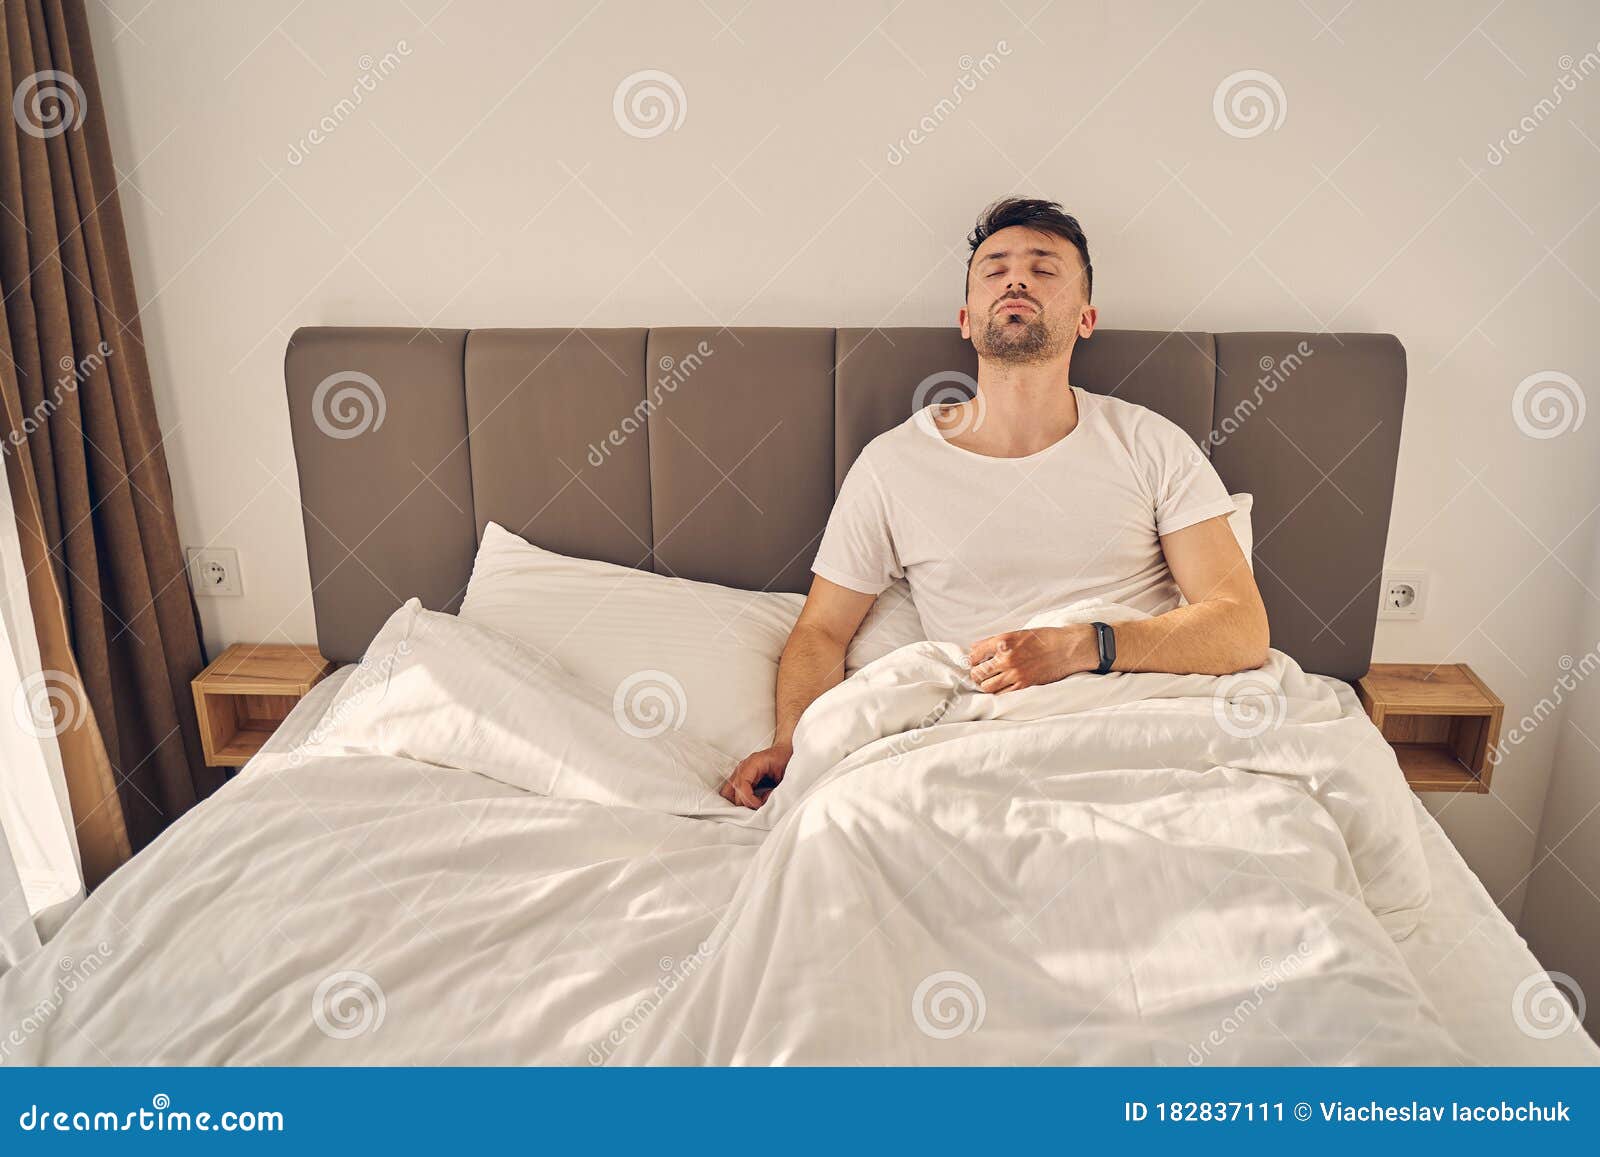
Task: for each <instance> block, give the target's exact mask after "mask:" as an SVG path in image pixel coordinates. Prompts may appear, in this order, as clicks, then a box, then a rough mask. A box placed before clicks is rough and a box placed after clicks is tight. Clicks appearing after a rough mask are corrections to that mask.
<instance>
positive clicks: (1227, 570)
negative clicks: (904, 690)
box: [969, 516, 1268, 691]
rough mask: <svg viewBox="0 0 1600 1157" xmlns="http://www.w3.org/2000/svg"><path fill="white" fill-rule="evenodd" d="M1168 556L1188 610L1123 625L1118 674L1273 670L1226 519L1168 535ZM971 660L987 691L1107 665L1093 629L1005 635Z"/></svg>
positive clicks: (1258, 610) (1262, 622) (1261, 611)
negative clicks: (1267, 666) (1265, 666)
mask: <svg viewBox="0 0 1600 1157" xmlns="http://www.w3.org/2000/svg"><path fill="white" fill-rule="evenodd" d="M1161 549H1162V551H1163V552H1165V554H1166V556H1167V569H1168V570H1170V571H1171V572H1172V577H1173V579H1174V580H1175V581H1176V582H1177V584H1178V589H1179V590H1181V591H1182V592H1183V597H1184V598H1186V599H1188V600H1189V605H1188V606H1183V607H1178V608H1177V609H1176V610H1171V611H1168V612H1167V613H1166V614H1164V615H1156V616H1155V617H1154V618H1150V619H1141V620H1139V621H1137V622H1122V623H1117V624H1116V632H1117V658H1116V662H1115V663H1114V664H1113V669H1114V670H1117V671H1170V672H1172V673H1174V674H1178V675H1189V674H1199V675H1231V674H1232V673H1233V672H1235V671H1243V670H1247V669H1248V668H1251V667H1259V666H1261V664H1262V663H1264V662H1266V660H1267V644H1268V632H1267V610H1266V608H1265V607H1264V606H1262V604H1261V592H1260V591H1259V590H1257V589H1256V580H1255V576H1254V575H1253V574H1251V573H1250V566H1249V564H1248V563H1246V562H1245V558H1244V553H1243V552H1242V551H1241V550H1240V549H1239V543H1238V540H1236V539H1235V538H1234V537H1233V532H1232V531H1231V530H1230V529H1229V528H1228V520H1227V518H1226V517H1221V516H1219V517H1217V518H1208V519H1206V520H1205V521H1204V522H1197V523H1195V524H1194V525H1193V526H1186V527H1184V528H1183V529H1182V530H1178V531H1174V532H1173V533H1171V534H1166V535H1162V536H1161ZM969 658H970V659H971V662H972V675H973V679H974V680H975V681H976V682H977V683H978V686H979V687H981V688H982V689H983V690H985V691H1011V690H1015V689H1016V688H1018V687H1033V686H1037V685H1038V684H1040V683H1053V682H1055V681H1056V680H1057V679H1063V678H1065V677H1066V676H1068V675H1075V674H1077V673H1078V672H1079V671H1093V670H1094V669H1095V668H1096V667H1098V666H1099V665H1100V656H1099V653H1098V650H1097V648H1096V646H1095V637H1094V629H1093V628H1092V627H1089V626H1071V627H1054V628H1044V629H1037V630H1031V631H1006V632H1005V633H1003V634H999V635H992V636H990V637H989V638H987V639H980V640H979V641H978V642H977V643H975V644H974V645H973V647H972V651H971V654H970V656H969Z"/></svg>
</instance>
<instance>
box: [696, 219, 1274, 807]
mask: <svg viewBox="0 0 1600 1157" xmlns="http://www.w3.org/2000/svg"><path fill="white" fill-rule="evenodd" d="M968 242H969V244H970V245H971V247H972V254H971V257H970V258H969V259H968V263H967V290H966V305H965V306H964V307H963V308H962V310H961V312H960V315H959V321H960V325H961V336H962V337H964V338H967V339H970V340H971V342H972V345H973V348H974V349H976V350H977V353H978V388H977V393H976V396H975V397H974V398H973V399H972V400H971V401H968V402H965V403H963V404H959V405H949V406H929V407H927V408H926V409H923V410H920V411H918V412H917V413H915V414H913V415H912V416H911V418H910V419H909V420H907V421H906V422H904V423H902V424H901V425H899V426H896V427H895V428H893V429H891V430H889V431H887V432H886V433H884V434H881V435H879V436H878V437H877V438H875V439H873V440H872V442H871V443H869V444H868V445H867V447H866V449H865V450H863V451H862V452H861V456H860V457H859V458H857V459H856V461H855V463H854V465H852V466H851V468H850V472H849V474H848V475H847V476H846V477H845V480H844V485H843V486H842V487H841V488H840V491H839V497H838V499H837V501H836V502H835V503H834V507H833V513H832V514H831V515H830V516H829V519H828V526H827V529H826V531H825V532H824V533H823V536H822V543H821V545H820V546H819V547H818V549H817V557H816V561H815V562H814V563H813V564H812V567H811V569H812V571H813V572H814V574H815V575H816V578H815V579H814V581H813V582H812V584H811V591H810V594H808V595H807V597H806V602H805V607H804V608H803V609H802V611H801V612H800V618H799V620H798V621H797V622H796V623H795V626H794V630H793V632H792V633H791V634H790V636H789V641H788V643H787V645H786V646H785V647H784V649H783V657H782V660H781V661H780V663H779V667H778V687H777V729H776V733H775V735H774V742H773V744H772V746H771V747H768V748H765V749H763V750H761V751H757V752H754V753H753V754H751V755H749V756H747V757H746V758H745V759H744V760H742V761H741V762H740V763H739V765H738V767H737V768H735V769H734V771H733V772H732V773H731V774H730V775H729V777H728V779H727V781H726V782H725V783H724V784H723V787H722V795H723V797H724V798H726V799H727V800H729V801H730V802H733V803H737V804H740V805H743V806H744V807H749V808H758V807H760V806H761V805H762V804H763V803H764V802H765V801H766V798H767V794H768V793H769V792H770V791H771V790H772V788H774V787H775V786H777V784H778V783H779V782H781V781H782V779H783V773H784V769H785V768H786V767H787V766H788V763H789V758H790V756H791V755H792V754H793V752H794V748H793V745H792V740H793V736H794V729H795V725H796V724H797V723H798V722H799V721H800V716H801V714H802V713H803V712H804V711H805V709H806V707H807V706H809V705H810V704H811V702H812V701H813V700H815V699H816V698H817V697H818V696H819V695H821V694H822V693H823V692H824V691H826V690H828V688H830V687H832V686H834V685H835V684H836V683H838V682H839V681H840V680H841V679H842V678H843V674H844V660H845V652H846V649H847V648H848V647H849V644H850V640H851V639H852V638H853V637H854V635H855V632H856V629H857V628H858V627H859V626H860V625H861V621H862V619H864V618H865V617H866V614H867V612H868V610H870V609H871V607H872V604H873V601H874V600H875V599H876V597H877V596H878V594H879V592H881V591H882V590H883V589H884V588H885V587H887V586H888V585H889V584H890V583H891V582H893V581H894V580H895V579H897V578H899V577H901V576H902V575H903V576H904V577H905V578H906V580H907V582H908V584H909V586H910V588H911V595H912V599H913V601H914V602H915V603H916V606H917V610H918V613H919V614H920V615H921V617H922V623H923V626H924V628H925V629H926V630H927V633H928V637H929V638H931V639H937V640H941V641H950V642H958V643H960V644H961V645H962V646H964V647H967V648H969V654H968V660H969V662H970V664H971V670H972V679H973V681H974V682H975V683H976V684H977V686H978V687H979V688H980V689H981V690H983V691H985V692H989V693H992V694H1003V693H1004V692H1007V691H1013V690H1016V689H1018V688H1022V687H1033V686H1037V685H1039V684H1043V683H1051V682H1054V681H1055V680H1057V679H1063V678H1066V677H1067V676H1069V675H1075V674H1078V673H1080V672H1086V671H1094V672H1103V671H1107V670H1116V671H1169V672H1174V673H1178V674H1187V673H1202V674H1213V675H1226V674H1231V673H1233V672H1235V671H1241V670H1244V669H1246V668H1250V667H1258V666H1260V665H1261V664H1262V663H1263V662H1265V661H1266V655H1267V614H1266V610H1265V608H1264V607H1263V606H1262V605H1261V595H1260V592H1259V591H1257V589H1256V584H1255V578H1254V576H1253V575H1252V574H1251V572H1250V567H1249V566H1248V565H1247V564H1246V562H1245V559H1244V556H1243V554H1242V553H1241V551H1240V549H1239V545H1238V542H1237V540H1236V539H1235V538H1234V536H1233V533H1232V531H1231V530H1230V529H1229V527H1228V521H1227V516H1228V514H1229V513H1231V512H1232V510H1233V503H1232V500H1231V499H1230V498H1229V497H1228V492H1227V489H1226V488H1225V487H1224V486H1223V484H1222V481H1221V479H1219V478H1218V477H1217V473H1216V471H1215V470H1214V469H1213V468H1212V466H1211V463H1210V462H1209V461H1208V460H1207V459H1206V458H1205V456H1204V455H1203V454H1201V453H1200V451H1199V449H1198V447H1196V445H1195V443H1194V440H1193V439H1191V438H1190V437H1189V436H1188V435H1187V434H1185V433H1184V432H1183V431H1182V430H1181V429H1179V428H1178V427H1177V426H1175V425H1174V424H1173V423H1171V422H1169V421H1167V419H1165V418H1163V417H1161V416H1160V415H1158V414H1155V413H1153V412H1151V411H1150V410H1146V409H1145V408H1143V407H1142V406H1136V405H1134V404H1132V403H1130V402H1126V401H1122V400H1120V399H1117V398H1114V397H1105V396H1101V395H1096V394H1091V393H1086V392H1085V391H1083V390H1081V389H1079V388H1077V387H1075V386H1072V385H1071V384H1070V382H1069V377H1068V369H1069V367H1070V365H1071V363H1072V350H1073V346H1074V345H1076V344H1077V342H1078V340H1079V339H1080V338H1086V337H1088V336H1089V335H1090V334H1092V333H1093V332H1094V327H1095V322H1096V320H1097V313H1096V310H1095V307H1094V306H1093V305H1091V304H1090V296H1091V294H1092V293H1093V290H1094V271H1093V266H1092V265H1090V263H1089V246H1088V242H1087V241H1086V240H1085V239H1084V235H1083V230H1082V229H1081V228H1080V227H1079V225H1078V222H1077V221H1076V220H1075V219H1074V218H1072V217H1071V216H1069V215H1068V214H1067V213H1065V212H1064V211H1063V210H1062V208H1061V206H1059V205H1057V204H1055V203H1054V202H1050V201H1040V200H1029V199H1023V198H1011V199H1008V200H1003V201H998V202H996V203H995V204H993V205H991V206H990V207H989V208H988V209H986V210H985V211H984V213H983V215H982V216H981V217H980V218H979V220H978V224H977V227H976V228H975V229H974V230H973V233H972V236H971V237H970V238H968ZM1180 593H1181V594H1182V596H1183V597H1184V599H1186V600H1187V601H1188V602H1187V605H1185V606H1179V605H1178V603H1179V599H1178V596H1179V594H1180ZM1091 597H1099V598H1102V599H1105V600H1106V601H1108V602H1116V603H1122V604H1126V605H1129V606H1133V607H1136V608H1138V609H1140V610H1143V611H1146V612H1148V613H1149V614H1151V615H1152V616H1153V617H1151V618H1148V619H1141V620H1137V621H1126V622H1121V623H1118V624H1116V625H1115V626H1108V625H1106V624H1086V625H1079V626H1068V627H1052V628H1037V629H1033V630H1025V629H1020V628H1021V626H1022V624H1023V623H1025V622H1027V621H1028V620H1029V619H1030V618H1031V617H1032V616H1034V615H1036V614H1038V613H1039V612H1041V611H1045V610H1050V609H1052V608H1056V607H1061V606H1064V605H1066V604H1068V603H1072V602H1076V601H1078V600H1080V599H1085V598H1091ZM1113 656H1114V657H1113Z"/></svg>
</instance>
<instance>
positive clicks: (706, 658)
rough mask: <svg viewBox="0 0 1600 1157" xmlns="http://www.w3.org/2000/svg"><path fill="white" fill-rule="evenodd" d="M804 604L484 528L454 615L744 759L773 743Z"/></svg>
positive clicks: (795, 597)
mask: <svg viewBox="0 0 1600 1157" xmlns="http://www.w3.org/2000/svg"><path fill="white" fill-rule="evenodd" d="M804 602H805V599H804V597H803V596H801V595H797V594H784V593H776V592H770V591H741V590H734V589H733V588H731V587H724V586H718V585H716V584H715V583H703V582H693V581H690V580H688V579H679V578H672V577H669V576H667V575H659V574H655V573H653V572H651V571H643V570H635V569H634V568H632V567H626V566H616V565H614V564H612V563H607V562H594V561H591V560H589V559H581V558H569V557H568V556H566V555H562V554H556V553H555V552H553V551H548V550H544V549H542V548H540V547H537V546H534V545H532V544H531V543H529V542H526V541H525V540H523V539H521V538H518V537H517V536H516V535H514V534H512V533H511V532H510V531H509V530H506V529H505V528H504V527H502V526H500V525H498V524H497V523H493V522H491V523H489V525H488V526H487V527H486V528H485V529H484V532H483V542H482V544H480V545H479V547H478V557H477V559H476V561H475V562H474V563H473V566H472V579H471V581H470V582H469V583H468V584H467V594H466V599H465V601H464V602H463V603H462V604H461V617H462V618H463V619H466V620H468V621H469V622H476V623H482V624H483V625H484V626H488V627H493V628H494V629H495V630H498V631H504V632H505V633H506V634H508V635H510V636H512V637H513V638H515V639H519V640H521V641H522V642H524V643H527V644H528V645H529V646H531V647H533V648H534V650H535V651H537V652H539V653H540V654H544V655H548V656H550V657H551V658H553V659H554V660H555V661H556V662H558V663H560V664H561V666H563V667H565V668H566V669H567V670H569V671H571V672H572V673H573V674H574V675H576V676H577V677H578V678H579V679H582V680H584V681H585V682H587V683H590V684H592V685H593V686H595V687H597V688H599V689H600V690H602V691H604V692H605V693H606V694H607V695H614V696H617V697H618V699H619V701H632V700H638V706H637V708H636V709H637V710H639V711H648V710H653V709H655V708H656V707H661V708H662V709H663V710H670V711H673V712H675V713H676V714H677V716H678V717H679V718H678V726H679V727H681V729H682V730H683V731H684V732H685V733H687V734H689V735H693V736H696V737H697V738H699V739H702V740H704V741H705V742H707V743H709V744H711V745H712V746H713V747H716V748H718V749H719V750H721V751H722V752H724V753H725V754H726V755H728V756H730V757H731V758H732V759H741V758H743V757H744V756H746V755H748V754H749V753H750V752H752V751H756V750H758V749H759V748H762V747H765V746H767V745H768V744H769V743H771V742H772V731H773V726H774V720H773V692H774V690H775V688H776V684H777V677H778V656H779V655H780V654H782V652H783V645H784V643H785V642H787V641H788V638H789V631H790V630H791V629H792V628H793V627H794V623H795V619H796V618H798V617H799V614H800V607H801V606H802V605H803V603H804ZM730 762H731V760H730Z"/></svg>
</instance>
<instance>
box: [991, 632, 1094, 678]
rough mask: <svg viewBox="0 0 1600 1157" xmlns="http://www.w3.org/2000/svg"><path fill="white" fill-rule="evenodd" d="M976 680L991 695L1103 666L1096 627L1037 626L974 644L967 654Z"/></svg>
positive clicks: (1005, 633)
mask: <svg viewBox="0 0 1600 1157" xmlns="http://www.w3.org/2000/svg"><path fill="white" fill-rule="evenodd" d="M967 661H968V663H969V664H970V665H971V667H972V681H973V682H974V683H976V684H977V685H978V690H980V691H987V692H989V693H991V694H994V693H997V692H1000V691H1015V690H1017V689H1019V688H1022V687H1037V686H1039V685H1040V684H1043V683H1054V682H1055V681H1056V680H1057V679H1065V678H1066V677H1067V676H1068V675H1076V674H1077V673H1078V672H1079V671H1093V670H1094V669H1095V668H1096V667H1098V666H1099V665H1100V654H1099V651H1098V650H1097V649H1096V647H1095V638H1094V628H1093V627H1090V626H1088V625H1087V624H1082V625H1074V626H1070V627H1035V628H1033V629H1031V630H1025V631H1005V632H1003V633H1002V634H998V635H990V636H989V637H988V638H987V639H979V640H978V641H977V642H976V643H974V644H972V650H971V652H970V653H969V654H968V655H967Z"/></svg>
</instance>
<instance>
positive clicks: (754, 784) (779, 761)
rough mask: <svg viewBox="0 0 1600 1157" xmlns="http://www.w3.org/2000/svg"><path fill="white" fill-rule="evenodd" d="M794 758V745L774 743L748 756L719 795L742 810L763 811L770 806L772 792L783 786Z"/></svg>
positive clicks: (729, 777) (728, 779)
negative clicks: (790, 762)
mask: <svg viewBox="0 0 1600 1157" xmlns="http://www.w3.org/2000/svg"><path fill="white" fill-rule="evenodd" d="M793 755H794V745H793V744H792V743H774V744H773V745H772V746H771V747H764V748H762V749H761V750H760V751H757V752H753V753H751V754H750V755H747V756H745V757H744V758H743V759H741V760H740V761H739V766H738V767H736V768H734V769H733V771H732V772H731V773H730V774H729V775H728V778H727V779H725V780H723V781H722V786H721V787H720V788H718V789H717V791H718V794H720V795H721V796H722V798H723V799H725V800H727V801H728V802H729V803H733V804H738V805H739V806H740V807H747V808H752V809H753V808H759V807H760V806H761V805H762V804H764V803H766V802H767V796H768V795H770V794H771V793H772V789H773V788H775V787H777V786H778V785H779V784H780V783H782V782H783V773H784V772H785V771H786V770H788V767H789V760H790V758H791V757H792V756H793Z"/></svg>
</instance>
